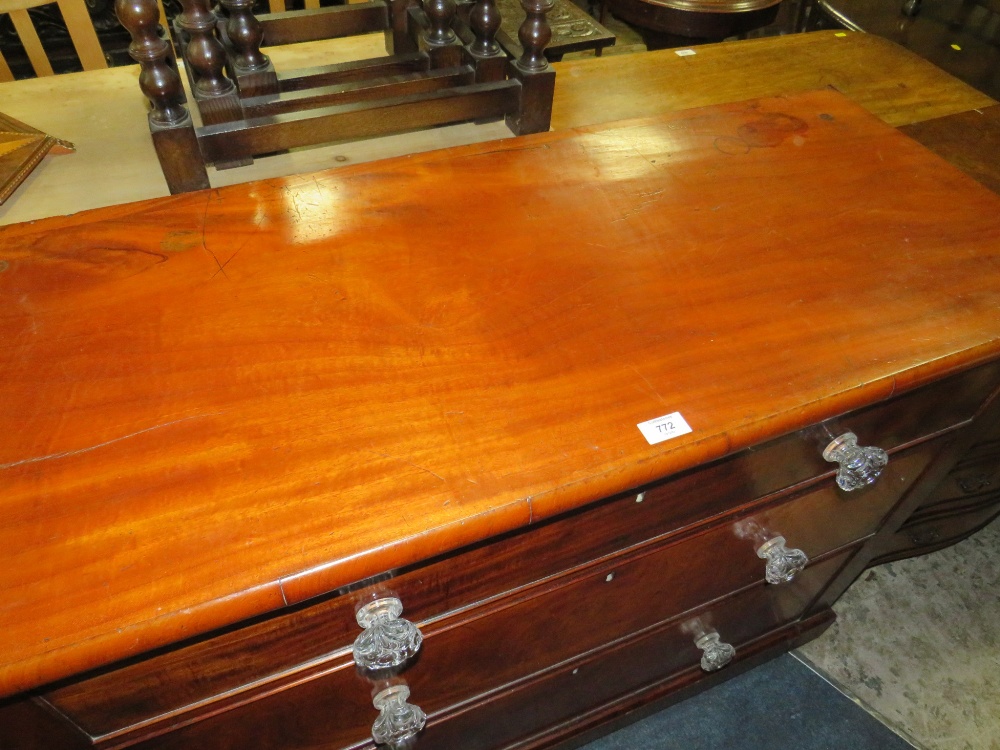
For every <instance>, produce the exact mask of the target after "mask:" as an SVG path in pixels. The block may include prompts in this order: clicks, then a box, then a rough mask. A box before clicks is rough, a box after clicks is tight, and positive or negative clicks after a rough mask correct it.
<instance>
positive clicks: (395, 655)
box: [353, 597, 424, 670]
mask: <svg viewBox="0 0 1000 750" xmlns="http://www.w3.org/2000/svg"><path fill="white" fill-rule="evenodd" d="M401 614H403V603H402V602H401V601H399V599H396V598H394V597H385V598H383V599H376V600H375V601H373V602H368V604H366V605H364V606H363V607H362V608H361V609H359V610H358V614H357V619H358V625H360V626H361V627H362V628H364V629H365V632H363V633H362V634H361V635H359V636H358V637H357V638H356V639H355V641H354V648H353V651H354V663H355V664H357V665H358V666H359V667H361V668H362V669H370V670H378V669H392V668H393V667H398V666H399V665H400V664H402V663H403V662H405V661H406V660H407V659H409V658H410V657H412V656H415V655H416V653H417V651H419V650H420V644H421V643H422V642H423V640H424V636H423V634H422V633H421V632H420V629H419V628H417V626H416V625H414V624H413V623H412V622H410V621H409V620H404V619H403V618H402V617H400V615H401Z"/></svg>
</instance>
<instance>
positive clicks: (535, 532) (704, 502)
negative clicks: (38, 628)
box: [47, 366, 998, 737]
mask: <svg viewBox="0 0 1000 750" xmlns="http://www.w3.org/2000/svg"><path fill="white" fill-rule="evenodd" d="M996 369H998V368H997V366H991V367H988V368H979V369H977V370H974V371H971V372H969V373H965V374H962V375H959V376H956V377H954V378H951V379H949V380H946V381H943V382H942V383H938V384H934V385H931V386H928V387H925V388H921V389H918V390H917V391H914V392H913V393H910V394H906V395H903V396H901V397H898V398H895V399H891V400H889V401H887V402H885V403H883V404H879V405H876V406H874V407H872V408H869V409H865V410H862V411H859V412H856V413H853V414H851V415H848V417H846V418H840V419H837V420H834V424H832V427H833V428H834V431H836V430H839V429H851V430H853V431H854V432H855V433H856V434H858V436H859V437H860V438H861V441H862V443H863V444H871V443H874V444H877V445H879V446H880V447H883V448H886V449H888V450H890V451H893V450H894V449H895V448H896V446H898V445H904V444H906V443H910V442H913V441H914V440H916V439H917V438H918V437H919V436H920V435H922V434H932V433H934V432H937V431H940V430H943V429H946V428H947V427H949V426H952V425H954V424H957V423H959V422H961V421H963V420H965V419H967V418H968V417H969V416H971V415H972V414H973V412H974V411H975V410H976V408H977V406H978V404H979V403H980V402H981V401H982V400H983V399H984V398H985V397H986V395H987V393H988V391H989V389H990V387H991V384H992V382H993V380H992V378H993V376H994V372H993V370H996ZM869 436H874V437H872V438H871V439H869ZM821 448H822V440H817V439H816V438H815V436H814V435H812V434H809V431H805V432H803V433H796V434H793V435H788V436H785V437H783V438H779V439H777V440H774V441H771V442H769V443H766V444H764V445H763V446H760V447H758V448H755V449H753V450H748V451H743V452H741V453H739V454H736V455H734V456H731V457H729V458H726V459H723V460H720V461H717V462H715V463H713V464H711V465H708V466H704V467H700V468H699V469H697V470H692V471H689V472H686V473H683V474H680V475H677V476H674V477H671V478H669V479H667V480H664V481H661V482H659V483H656V484H655V485H652V486H649V487H646V488H640V490H639V491H636V492H630V493H626V494H624V495H621V496H618V497H614V498H610V499H608V500H605V501H602V502H598V503H595V504H593V505H591V506H589V507H587V508H585V509H582V510H580V511H577V512H573V513H569V514H566V515H564V516H562V517H559V518H556V519H552V520H550V521H547V522H543V523H540V524H536V525H534V526H532V527H530V528H529V529H527V530H524V531H522V532H518V533H513V534H509V535H506V536H504V537H500V538H498V539H495V540H493V541H492V542H490V543H488V544H483V545H479V546H477V547H473V548H470V549H466V550H462V551H461V552H460V553H456V554H455V555H452V556H448V557H446V558H443V559H440V560H438V561H435V562H432V563H429V564H425V565H422V566H420V567H418V568H415V569H412V570H401V571H393V572H392V573H391V574H387V576H386V578H387V579H391V581H388V582H387V584H386V586H388V587H390V588H391V591H392V592H394V593H395V594H396V595H398V596H399V597H400V598H401V599H402V601H403V602H404V605H405V608H406V611H405V612H404V616H406V617H407V618H409V619H411V620H415V621H419V622H427V621H429V620H433V619H434V618H436V617H440V616H442V615H445V614H447V613H450V612H456V611H461V610H462V609H463V608H468V607H474V606H481V605H482V604H483V603H484V602H488V601H490V600H491V599H493V598H499V597H502V596H505V595H507V594H508V593H509V592H512V591H517V590H519V589H521V588H524V587H530V586H533V585H539V582H543V583H544V582H545V581H546V580H547V579H551V578H554V577H557V576H560V575H564V574H565V573H566V572H567V571H572V570H574V569H575V568H578V567H580V566H586V565H588V564H592V563H593V562H594V561H596V560H600V559H602V558H604V557H607V556H609V555H615V554H618V553H620V552H621V551H622V550H627V549H629V548H633V547H635V546H636V545H642V544H645V543H649V541H650V540H656V539H661V538H666V537H669V536H670V535H672V534H682V533H684V530H685V529H688V528H691V527H692V526H694V525H695V524H697V523H701V522H704V521H705V520H706V519H710V518H713V517H716V518H717V517H719V516H720V515H724V514H728V513H733V512H734V511H736V510H738V509H741V508H742V509H748V508H749V507H750V505H751V503H753V502H754V501H755V499H757V498H760V497H764V496H767V495H770V494H773V493H776V492H779V491H781V490H783V489H784V488H787V487H791V486H793V485H797V484H800V483H802V482H804V481H807V480H809V479H811V478H814V477H816V476H818V475H820V474H824V473H825V474H829V473H830V472H831V470H832V465H830V464H828V463H827V462H826V461H824V460H823V459H822V458H821V457H820V452H821ZM906 460H909V459H906ZM899 461H900V458H899V457H895V456H894V458H893V459H892V461H890V464H889V469H888V472H889V473H890V474H892V473H893V472H895V471H896V469H897V464H898V462H899ZM904 479H905V477H904V478H900V477H896V478H895V479H890V478H889V477H888V476H887V477H886V478H884V479H883V480H880V482H879V483H878V484H877V485H876V489H875V490H874V494H875V495H876V496H877V497H875V498H874V500H873V501H871V502H869V501H868V500H867V499H865V497H866V495H867V496H870V495H872V490H871V489H868V490H864V491H861V492H859V493H852V494H851V495H849V496H847V498H846V503H847V504H846V505H843V506H841V505H838V504H836V503H834V504H833V505H832V506H828V507H831V508H833V512H832V515H831V516H830V517H827V518H825V519H824V521H823V524H824V525H823V526H818V527H817V529H809V528H807V529H805V530H804V531H805V533H807V534H808V536H806V537H800V540H799V541H797V540H796V538H795V536H794V535H793V534H791V533H790V532H791V529H789V528H788V524H787V522H785V521H783V520H782V521H781V522H780V523H778V524H775V523H773V522H772V521H771V520H769V519H767V518H765V519H764V524H763V528H764V530H765V531H766V532H774V533H780V534H783V535H785V536H786V539H788V541H789V544H791V545H794V546H799V547H801V548H803V549H805V551H806V552H807V553H808V554H810V555H815V554H821V553H822V552H824V551H826V550H829V549H833V548H834V547H836V546H839V545H840V544H846V543H848V542H850V541H852V540H853V539H856V538H859V537H860V536H863V535H864V534H866V533H868V530H870V528H871V526H872V524H873V523H875V522H877V516H878V514H879V513H881V512H883V510H884V509H885V507H886V503H888V502H891V500H892V498H891V497H887V496H883V495H881V494H880V493H883V492H884V488H885V485H887V484H892V483H893V482H902V481H904ZM817 486H818V485H817ZM897 489H901V488H900V487H898V486H897ZM832 492H837V491H836V490H832ZM842 509H843V510H844V511H846V512H842ZM859 519H860V520H861V521H862V522H861V523H855V522H856V521H858V520H859ZM844 522H846V523H847V524H848V526H846V527H845V526H843V525H842V523H844ZM823 528H828V529H837V528H845V529H847V531H846V533H845V534H842V535H841V536H839V537H836V538H830V539H828V540H826V541H823V540H822V539H819V538H817V537H816V534H817V533H818V532H821V531H822V530H823ZM371 590H372V587H369V588H367V589H360V590H357V591H354V592H352V593H348V594H345V595H340V596H333V597H331V598H328V599H326V600H325V601H319V602H316V603H312V604H311V605H310V606H308V607H302V608H299V609H297V610H295V611H292V612H289V613H286V614H283V615H281V616H278V617H274V618H271V619H268V620H265V621H263V622H259V623H256V624H251V625H248V626H246V627H243V628H241V629H239V630H237V631H234V632H231V633H227V634H224V635H221V636H218V637H215V638H211V639H208V640H205V641H202V642H199V643H196V644H194V645H191V646H188V647H186V648H182V649H178V650H175V651H172V652H169V653H165V654H161V655H159V656H157V657H155V658H153V659H150V660H147V661H145V662H139V663H136V664H133V665H130V666H127V667H124V668H122V669H120V670H117V671H116V672H113V673H109V674H107V675H103V676H98V677H95V678H93V679H90V680H87V681H84V682H80V683H77V684H74V685H69V686H67V687H64V688H61V689H59V690H56V691H53V692H51V693H50V694H49V695H48V696H47V698H48V700H49V701H50V702H51V703H52V704H53V705H54V706H56V707H57V708H58V710H59V711H61V712H62V713H63V714H65V715H66V716H69V717H72V719H73V721H74V722H76V723H77V725H78V726H80V727H82V728H83V729H84V730H85V731H87V732H88V733H89V734H90V735H91V736H93V737H101V736H110V735H114V734H116V733H119V732H123V731H127V729H128V727H132V726H136V725H141V724H143V723H145V722H148V721H154V720H155V719H156V717H159V716H164V715H169V714H173V713H178V712H183V711H186V710H189V709H190V708H192V707H196V706H198V705H199V704H201V703H211V702H214V701H215V700H216V696H219V695H225V694H227V693H230V692H233V691H239V690H241V689H242V688H243V686H245V685H248V684H253V683H259V682H261V681H266V680H268V679H271V678H274V677H276V676H278V675H285V674H287V673H288V672H290V671H296V670H305V673H311V672H312V671H315V670H314V667H313V666H312V665H313V663H314V662H316V661H317V660H320V661H324V662H327V661H330V660H331V658H334V659H335V658H336V656H337V655H338V654H339V655H342V654H345V653H347V650H348V649H349V648H350V644H351V643H352V642H353V640H354V638H355V637H356V636H357V634H358V626H357V624H356V623H355V621H354V611H355V608H356V607H357V605H358V603H359V602H360V601H361V600H363V599H365V598H366V597H369V596H370V595H371ZM110 705H114V706H115V709H114V710H109V706H110Z"/></svg>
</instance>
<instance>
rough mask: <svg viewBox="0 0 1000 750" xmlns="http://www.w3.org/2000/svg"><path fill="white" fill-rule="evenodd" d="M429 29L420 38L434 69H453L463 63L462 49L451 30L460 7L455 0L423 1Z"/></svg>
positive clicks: (456, 36)
mask: <svg viewBox="0 0 1000 750" xmlns="http://www.w3.org/2000/svg"><path fill="white" fill-rule="evenodd" d="M423 8H424V13H425V14H426V15H427V23H428V27H427V29H426V30H425V31H424V33H423V35H421V37H420V42H421V48H422V49H424V50H425V51H426V52H427V54H428V55H429V56H430V59H431V67H432V68H453V67H455V66H457V65H460V64H461V62H462V47H461V42H460V40H459V39H458V35H457V34H456V33H455V31H454V30H453V29H452V28H451V24H452V21H454V20H455V11H456V10H457V8H458V6H457V5H456V4H455V0H423Z"/></svg>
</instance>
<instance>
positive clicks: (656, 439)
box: [636, 411, 691, 445]
mask: <svg viewBox="0 0 1000 750" xmlns="http://www.w3.org/2000/svg"><path fill="white" fill-rule="evenodd" d="M636 427H638V428H639V432H641V433H642V436H643V437H644V438H646V442H648V443H649V444H650V445H656V444H657V443H662V442H663V441H664V440H670V438H675V437H678V436H679V435H687V434H688V433H689V432H691V425H689V424H688V423H687V422H686V421H685V420H684V417H682V416H681V413H680V412H679V411H675V412H674V413H673V414H667V415H666V416H663V417H657V418H656V419H650V420H649V421H647V422H640V423H639V424H637V425H636Z"/></svg>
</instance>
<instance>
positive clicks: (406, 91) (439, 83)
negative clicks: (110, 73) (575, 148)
mask: <svg viewBox="0 0 1000 750" xmlns="http://www.w3.org/2000/svg"><path fill="white" fill-rule="evenodd" d="M418 3H420V4H418ZM182 4H183V8H184V9H183V12H182V13H181V14H180V15H179V16H178V17H177V18H176V19H175V21H174V25H173V29H172V39H173V42H174V46H173V47H172V46H171V45H170V43H169V42H168V41H167V40H166V39H164V38H162V37H161V36H160V35H159V34H158V32H157V26H156V18H157V15H158V14H157V12H156V9H157V6H156V2H155V0H117V3H116V10H117V12H118V16H119V18H120V19H121V21H122V24H123V25H124V26H125V27H126V28H127V29H128V31H129V33H130V34H131V35H132V39H133V42H132V45H131V46H130V47H129V54H130V55H131V56H132V57H133V58H134V59H135V60H136V61H137V62H139V64H140V65H141V66H142V69H143V72H142V75H141V77H140V87H141V88H142V91H143V93H144V94H145V95H146V97H147V98H148V99H149V101H150V103H151V105H152V108H151V111H150V113H149V127H150V132H151V134H152V138H153V143H154V145H155V147H156V152H157V157H158V159H159V161H160V166H161V168H162V169H163V174H164V176H165V177H166V180H167V185H168V187H169V189H170V192H171V193H175V194H176V193H182V192H187V191H190V190H199V189H204V188H208V187H209V180H208V172H207V169H206V167H207V165H208V164H214V165H215V166H216V167H217V168H229V167H238V166H244V165H247V164H251V163H252V162H253V159H254V157H257V156H263V155H266V154H272V153H276V152H280V151H285V150H288V149H291V148H297V147H303V146H313V145H318V144H322V143H330V142H334V141H342V140H355V139H363V138H370V137H374V136H380V135H387V134H391V133H399V132H404V131H408V130H414V129H421V128H429V127H434V126H437V125H445V124H451V123H456V122H464V121H470V120H488V119H497V118H501V117H503V118H505V119H506V122H507V125H508V127H510V129H511V130H512V131H513V132H514V133H515V134H516V135H522V134H527V133H537V132H541V131H545V130H548V128H549V123H550V119H551V113H552V96H553V92H554V87H555V73H554V71H553V70H552V69H551V67H550V66H549V64H548V62H547V60H546V58H545V57H544V49H545V45H546V44H547V43H548V41H549V39H550V37H551V30H550V29H549V27H548V23H547V21H546V13H547V12H548V11H549V10H551V8H552V0H521V4H522V7H523V8H524V10H525V14H526V17H525V20H524V23H523V24H522V26H521V29H520V32H519V34H518V42H519V46H518V47H517V49H516V50H513V49H505V48H503V47H501V45H500V44H499V43H498V42H497V41H496V37H497V32H498V30H499V28H500V20H501V19H500V15H499V12H498V11H497V8H496V5H495V2H494V0H459V2H457V3H456V1H455V0H422V2H421V1H420V0H372V1H371V2H366V3H362V4H356V5H344V6H335V7H329V8H322V9H319V10H305V11H293V12H285V13H270V14H266V15H261V16H260V17H256V16H254V14H253V13H252V11H251V10H250V3H249V2H248V0H223V3H222V6H221V8H222V10H221V11H220V13H219V14H216V13H215V12H214V11H212V10H210V9H209V6H208V3H207V0H183V2H182ZM378 31H381V32H383V33H384V35H385V40H386V50H387V53H388V54H387V55H386V56H384V57H379V58H375V59H371V60H361V61H352V62H347V63H340V64H335V65H328V66H322V67H318V68H309V69H303V70H295V71H291V72H289V73H285V74H279V73H278V72H277V71H275V69H274V66H273V65H272V64H271V61H270V59H269V58H268V57H267V56H266V55H265V54H263V53H262V52H261V47H262V46H265V47H266V46H268V45H279V44H291V43H297V42H305V41H315V40H319V39H332V38H342V37H348V36H353V35H357V34H364V33H372V32H378ZM175 48H176V54H177V55H178V56H180V57H182V58H183V59H184V62H185V66H184V68H185V71H186V74H187V79H188V88H189V91H190V98H193V99H194V101H195V103H196V104H197V106H198V111H199V115H200V117H201V120H202V123H203V125H202V126H201V127H196V126H195V123H194V121H193V119H192V117H191V114H190V112H189V111H188V109H187V107H186V100H187V99H188V95H187V93H186V92H185V90H184V86H183V84H182V82H181V79H180V75H179V73H178V70H177V66H176V64H175V59H176V58H175V57H174V54H175V53H174V49H175ZM515 54H516V55H518V57H517V58H516V59H515V58H514V55H515Z"/></svg>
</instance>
